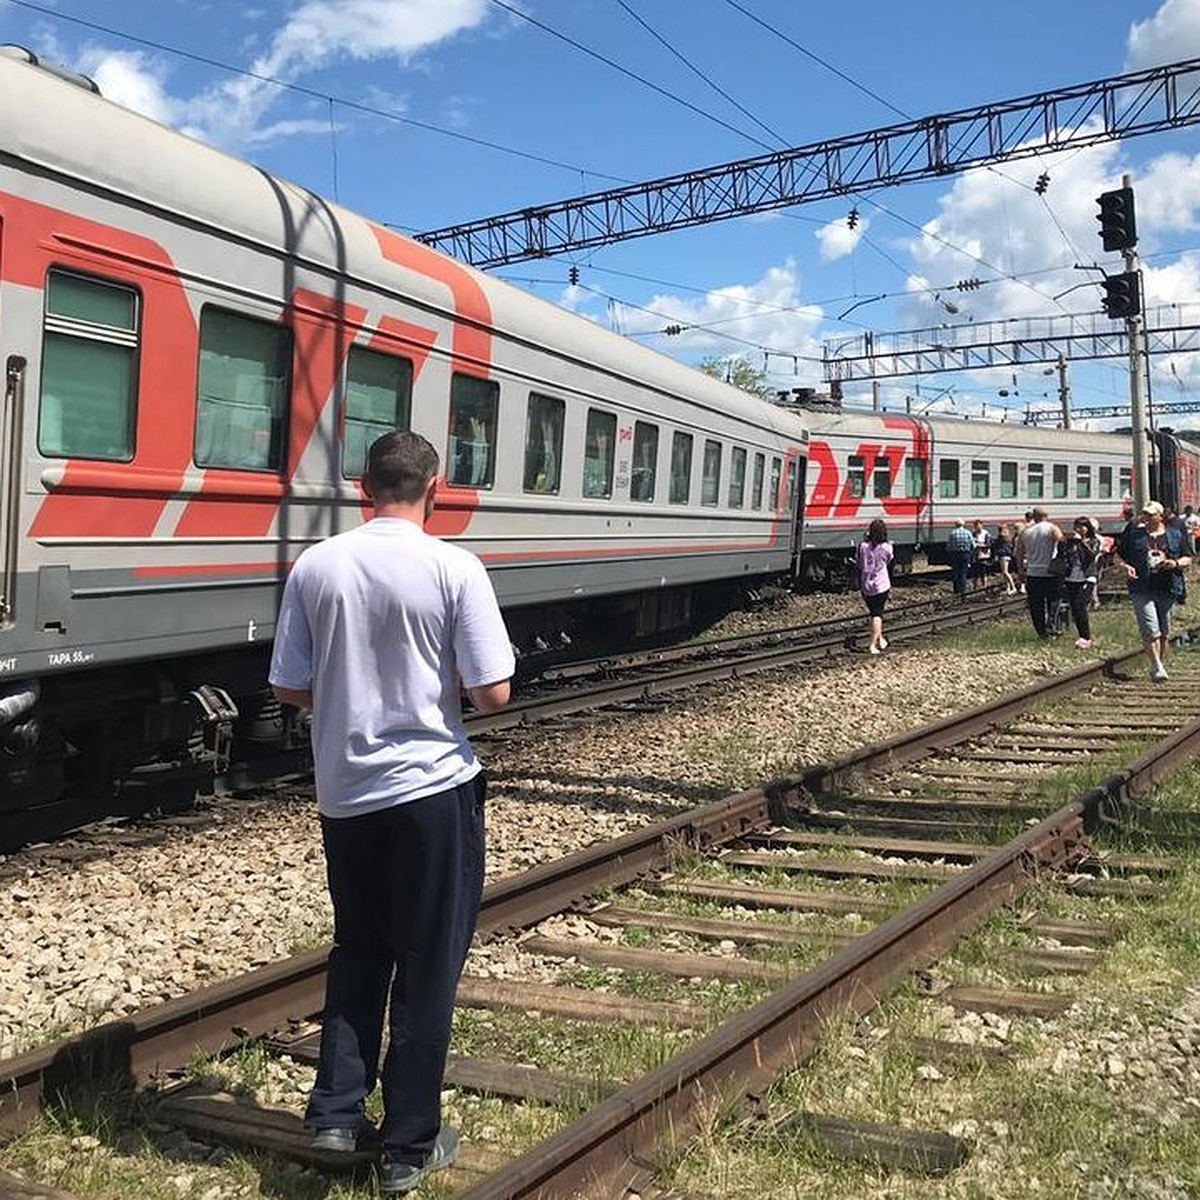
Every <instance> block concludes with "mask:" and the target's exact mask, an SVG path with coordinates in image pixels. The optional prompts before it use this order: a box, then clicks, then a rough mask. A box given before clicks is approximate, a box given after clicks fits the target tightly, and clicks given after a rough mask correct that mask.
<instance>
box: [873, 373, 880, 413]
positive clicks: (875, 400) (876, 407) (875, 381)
mask: <svg viewBox="0 0 1200 1200" xmlns="http://www.w3.org/2000/svg"><path fill="white" fill-rule="evenodd" d="M871 411H872V412H878V411H879V380H878V379H872V380H871Z"/></svg>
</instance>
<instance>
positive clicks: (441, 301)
mask: <svg viewBox="0 0 1200 1200" xmlns="http://www.w3.org/2000/svg"><path fill="white" fill-rule="evenodd" d="M78 78H79V79H80V80H82V77H78ZM5 160H7V161H10V162H12V161H16V162H24V163H26V164H29V165H30V166H33V167H35V168H37V169H39V170H41V171H45V172H47V173H49V174H50V175H51V176H57V177H59V178H63V179H67V180H69V181H70V182H72V183H73V184H75V185H77V186H82V187H84V188H86V189H89V190H92V191H95V192H97V193H99V194H102V195H105V196H107V197H108V198H110V199H112V200H114V201H116V202H118V203H125V204H128V203H130V202H131V201H132V202H136V203H137V204H138V206H139V207H143V208H148V209H150V210H152V211H153V210H157V211H158V212H159V213H161V214H162V215H165V216H166V217H168V218H169V219H174V220H178V221H181V222H183V223H186V224H190V225H198V226H201V227H205V228H208V229H211V230H215V231H217V232H219V233H222V234H224V235H226V236H228V237H231V238H233V239H240V240H243V241H249V242H251V243H254V244H257V246H259V247H260V248H266V249H273V250H274V251H275V252H277V253H278V252H279V251H280V248H284V249H285V250H286V252H289V253H291V254H293V255H295V256H296V257H297V258H298V259H300V260H303V261H304V262H305V263H307V264H309V265H311V266H313V267H314V268H317V269H319V270H324V271H328V272H331V273H344V274H345V275H347V276H348V277H350V278H353V279H358V280H362V281H363V282H365V283H370V284H375V285H379V286H381V287H383V288H384V289H387V290H394V291H396V292H397V293H398V294H402V295H404V296H405V297H406V298H410V299H412V300H413V301H415V302H416V303H418V304H423V305H426V306H428V307H429V308H432V309H435V310H438V311H442V312H452V311H453V308H454V302H453V301H452V299H451V291H452V290H453V288H452V287H451V288H450V289H448V285H447V282H446V276H447V275H451V274H454V275H458V276H460V277H461V278H462V279H463V280H469V281H471V282H470V283H468V284H467V285H466V287H467V290H470V289H471V288H472V287H473V288H475V289H478V292H479V293H480V294H482V295H483V296H484V297H485V298H486V301H487V306H488V309H489V310H490V327H491V328H492V329H494V330H495V331H497V332H500V333H503V334H504V335H505V336H507V337H510V338H515V339H518V340H521V341H525V342H528V343H529V344H531V345H534V346H553V347H554V349H555V351H556V352H557V353H560V354H563V355H566V356H567V357H570V358H574V359H576V360H578V361H579V362H580V363H581V364H584V365H587V366H591V367H596V368H598V369H600V370H602V371H607V372H610V373H612V374H614V375H618V376H621V377H623V378H626V379H628V380H632V381H636V383H638V384H639V385H644V386H648V387H651V388H653V389H656V390H658V391H660V392H663V393H666V394H669V395H675V396H682V397H686V398H687V399H688V400H690V401H692V402H695V403H698V404H700V405H703V406H705V407H707V408H709V409H711V410H713V411H716V412H721V413H727V414H729V415H731V416H733V417H737V418H741V419H744V420H748V421H751V422H753V423H755V424H756V425H759V426H765V427H767V428H770V429H773V430H775V431H776V432H778V433H780V434H781V435H783V436H786V437H790V438H792V439H794V440H802V439H803V438H804V436H805V429H806V425H807V420H806V416H805V415H804V414H797V413H794V412H789V411H787V410H784V409H781V408H779V407H777V406H775V405H773V404H770V403H768V402H766V401H760V400H758V399H757V398H756V397H753V396H751V395H749V394H748V393H746V392H743V391H741V390H740V389H738V388H734V387H731V386H730V385H728V384H726V383H723V382H722V381H720V380H718V379H714V378H712V377H710V376H708V375H705V374H704V373H703V372H701V371H698V370H695V369H693V368H691V367H687V366H684V365H683V364H682V363H679V362H677V361H676V360H675V359H672V358H670V357H668V356H667V355H663V354H659V353H657V352H656V351H653V350H649V349H647V348H646V347H644V346H639V345H637V344H636V343H634V342H632V341H630V340H628V339H627V338H624V337H621V336H619V335H617V334H614V333H610V332H609V331H608V330H605V329H602V328H601V327H600V326H599V325H597V324H596V323H595V322H593V321H590V320H588V319H587V318H586V317H582V316H578V315H576V314H573V313H569V312H566V311H565V310H563V309H561V308H559V307H558V306H556V305H554V304H551V303H549V302H548V301H545V300H542V299H540V298H538V297H536V296H531V295H530V294H529V293H527V292H523V291H521V290H520V289H519V288H516V287H514V286H512V285H511V284H507V283H504V282H503V281H501V280H498V279H495V278H493V277H492V276H489V275H486V274H484V273H483V272H481V271H477V270H475V269H474V268H472V267H469V266H467V265H465V264H463V263H459V262H457V261H456V260H454V259H450V258H448V257H446V256H445V255H442V254H440V253H439V252H437V251H434V250H431V249H429V248H428V247H425V246H420V245H419V244H418V243H416V242H414V241H412V240H411V239H409V238H405V237H403V235H401V234H398V233H395V232H394V231H392V230H388V229H386V227H384V226H382V225H379V224H376V223H373V222H371V221H369V220H368V219H367V218H365V217H362V216H360V215H358V214H357V213H354V212H351V211H350V210H349V209H345V208H341V207H340V206H338V205H336V204H332V203H330V202H328V201H326V200H324V199H323V198H321V197H320V196H318V195H317V194H316V193H314V192H311V191H309V190H308V189H307V188H303V187H300V186H298V185H296V184H293V183H289V182H288V181H286V180H283V179H279V178H277V177H275V176H272V175H270V174H268V173H267V172H266V171H263V170H261V169H260V168H258V167H255V166H253V165H251V164H250V163H247V162H244V161H242V160H240V159H238V158H235V157H233V156H232V155H229V154H226V153H225V152H224V151H221V150H217V149H215V148H214V147H212V146H209V145H207V144H205V143H203V142H201V141H198V140H196V139H195V138H192V137H189V136H187V135H186V134H183V133H180V132H178V131H177V130H174V129H171V128H169V127H167V126H165V125H161V124H159V123H158V122H156V121H153V120H151V119H150V118H148V117H144V116H142V115H140V114H139V113H135V112H133V111H132V110H130V109H126V108H123V107H121V106H120V105H118V104H115V103H113V102H112V101H109V100H106V99H104V98H103V97H102V96H100V95H98V94H96V93H95V92H93V91H91V90H89V89H88V88H87V87H85V86H80V83H78V82H72V81H71V78H70V73H69V72H63V71H61V70H57V69H55V68H49V69H47V68H43V67H41V66H39V65H35V62H30V61H29V56H28V54H27V52H22V51H20V50H19V48H6V49H5V51H4V52H3V53H0V162H4V161H5ZM381 240H382V241H385V242H388V243H391V244H396V243H402V244H403V247H406V248H407V249H405V250H403V251H402V252H401V254H400V257H402V258H407V259H408V262H409V264H410V265H408V266H405V265H401V264H400V263H399V262H396V261H394V260H393V259H392V258H388V257H386V256H385V255H384V253H383V252H382V250H381ZM433 261H438V262H440V263H443V264H454V265H453V268H452V269H451V270H449V271H447V270H446V269H445V268H442V269H441V270H440V272H439V273H440V274H441V275H442V277H443V278H442V279H441V280H439V279H437V278H434V276H433V275H431V274H428V273H426V272H425V271H423V270H422V269H421V267H420V266H419V265H412V264H427V263H431V262H433Z"/></svg>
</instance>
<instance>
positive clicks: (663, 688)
mask: <svg viewBox="0 0 1200 1200" xmlns="http://www.w3.org/2000/svg"><path fill="white" fill-rule="evenodd" d="M1022 603H1023V602H1022ZM997 604H999V605H1000V608H999V609H997V608H995V607H994V606H995V605H997ZM1012 604H1014V599H1013V598H1012V597H1009V598H1007V599H1006V600H1002V601H992V602H990V603H989V604H985V605H981V606H978V607H977V606H974V605H972V606H970V607H969V609H964V610H962V611H961V612H960V613H958V614H957V615H955V614H953V613H950V614H943V615H942V616H940V617H932V616H931V617H929V618H927V619H926V620H924V621H922V622H911V623H909V624H904V623H902V622H897V621H896V620H895V616H893V621H892V624H891V625H889V627H888V628H889V632H890V633H892V634H893V635H894V636H895V637H897V638H898V639H900V638H904V637H906V636H916V635H920V634H922V633H926V632H929V631H930V630H932V631H934V632H937V631H938V630H940V629H944V628H951V627H953V626H954V625H957V624H969V623H971V622H972V621H974V620H982V619H989V618H990V617H992V616H995V615H1003V613H1004V611H1006V610H1007V607H1008V606H1009V605H1012ZM1017 607H1020V605H1017ZM902 611H903V610H902V609H898V610H897V612H902ZM833 624H834V622H832V621H826V622H817V623H816V626H817V627H823V626H832V625H833ZM796 628H797V629H802V628H804V627H803V626H798V627H796ZM848 628H849V622H848V621H847V622H845V623H844V625H843V628H842V629H841V630H840V631H838V632H833V633H830V634H829V635H828V636H825V637H822V638H819V639H810V640H808V641H806V642H804V643H803V644H802V645H796V644H794V643H788V642H784V644H782V645H779V644H776V645H775V646H774V648H773V649H772V650H771V651H770V652H769V655H766V656H758V657H756V656H755V655H754V654H753V653H743V654H742V655H741V656H740V657H738V658H736V659H735V658H729V659H727V660H725V661H723V662H722V661H718V662H713V661H712V660H711V659H708V660H706V661H705V663H704V664H703V666H700V665H696V664H695V663H693V664H692V665H691V666H690V667H689V666H686V665H682V666H677V667H674V668H671V667H669V666H667V665H666V664H667V662H668V661H669V660H670V659H671V658H673V657H675V654H674V653H673V652H672V651H666V652H664V653H663V656H662V658H661V659H658V660H657V663H658V669H657V672H656V673H655V674H653V675H641V676H638V677H637V678H636V679H631V680H629V681H628V682H626V683H624V684H621V683H619V682H616V681H613V680H608V681H605V682H602V683H592V684H579V685H576V686H574V687H572V688H570V690H566V689H562V690H559V691H556V692H554V693H550V694H547V695H545V696H543V697H541V698H538V697H537V696H531V697H528V698H527V699H523V700H518V701H517V702H516V703H514V704H512V705H511V706H509V707H508V708H506V709H505V710H504V711H503V712H500V713H495V714H490V715H487V716H484V715H479V714H477V715H473V716H469V717H468V718H467V721H466V726H467V730H468V732H470V733H473V734H483V733H493V732H500V731H502V730H504V729H512V728H515V727H517V726H520V725H531V724H534V723H535V722H537V721H540V720H544V719H546V718H547V717H552V716H564V715H569V714H571V713H577V712H581V711H586V710H587V709H590V708H595V707H597V706H599V705H601V704H605V703H617V702H619V701H621V700H631V699H644V698H646V697H648V696H651V695H655V694H659V693H663V692H669V691H674V690H677V689H679V688H684V687H692V686H696V685H698V684H701V683H705V682H710V681H713V680H720V679H729V678H734V677H736V676H738V675H749V674H751V673H753V672H755V671H765V670H771V669H773V668H775V667H778V666H783V665H789V664H791V663H793V662H802V661H806V660H811V659H817V658H822V657H825V656H827V655H830V654H833V653H836V652H837V651H840V650H842V649H843V648H844V647H846V646H847V645H850V644H851V643H853V642H854V641H855V640H857V638H856V635H853V634H848V633H847V632H846V630H847V629H848ZM781 636H786V633H784V634H782V635H781ZM756 637H757V639H758V640H759V641H764V642H765V641H768V640H769V639H770V637H771V635H770V634H769V633H768V632H765V631H764V633H762V634H760V635H753V634H747V635H743V636H742V637H741V638H740V639H739V638H730V639H721V640H720V641H717V640H715V639H714V641H713V642H712V643H698V644H697V645H696V646H695V647H694V648H693V650H692V655H693V658H695V657H698V656H699V655H701V654H704V653H708V654H717V653H721V652H722V650H721V648H722V647H724V648H727V649H726V652H730V651H732V650H733V649H734V647H735V646H736V645H737V643H738V641H739V640H740V641H742V642H743V643H744V644H747V643H751V642H753V641H754V640H755V638H756ZM710 646H711V647H712V648H711V649H710ZM802 650H807V651H809V652H810V653H802V652H801V651H802ZM764 654H766V652H764ZM613 665H614V667H615V666H618V665H619V664H617V663H616V662H614V664H613ZM638 665H640V666H641V667H642V668H643V669H645V670H651V671H652V670H654V669H655V666H656V662H655V660H648V661H646V662H645V663H643V664H638ZM311 769H312V763H311V759H310V758H309V757H308V755H307V752H306V751H298V750H286V751H283V752H281V753H279V754H277V755H272V756H269V757H266V758H262V759H257V760H251V761H249V762H239V763H235V764H233V765H232V766H231V767H230V769H229V770H228V772H226V774H224V775H221V776H218V777H217V780H216V792H217V794H218V795H222V794H228V793H230V792H235V791H243V790H246V789H248V788H251V787H255V786H263V785H266V784H268V783H270V782H272V781H273V780H277V779H279V778H281V777H282V778H284V779H300V778H303V777H305V776H307V775H310V774H311ZM145 809H146V804H145V802H144V801H141V800H137V799H134V798H132V797H130V798H129V799H128V800H127V802H126V803H124V804H114V805H110V806H109V807H108V808H107V809H106V810H105V812H104V814H103V815H104V817H135V816H139V815H141V814H142V813H143V812H144V811H145ZM96 819H97V813H96V810H95V801H94V800H90V799H66V800H59V801H56V802H55V803H54V804H50V805H45V806H42V807H40V808H35V809H12V810H8V811H4V812H0V854H5V853H14V852H16V851H18V850H19V849H21V848H22V847H23V846H25V845H27V844H29V843H30V842H33V841H38V840H43V839H50V838H53V837H56V836H61V834H62V833H63V832H65V831H67V830H69V829H71V828H73V827H77V826H80V825H83V824H86V823H87V822H88V821H89V820H90V821H94V820H96Z"/></svg>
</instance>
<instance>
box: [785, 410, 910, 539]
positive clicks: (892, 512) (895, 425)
mask: <svg viewBox="0 0 1200 1200" xmlns="http://www.w3.org/2000/svg"><path fill="white" fill-rule="evenodd" d="M882 420H883V424H884V426H885V427H886V428H888V429H895V430H898V431H902V432H903V433H905V434H907V437H908V441H907V444H905V443H904V442H896V443H893V442H884V441H863V442H859V444H858V445H857V447H855V448H854V449H853V450H851V451H850V452H849V454H848V455H847V459H850V458H858V459H861V461H862V478H863V481H864V486H863V488H862V490H861V491H856V490H855V488H854V481H853V479H852V477H851V475H850V472H849V470H847V471H846V476H845V478H843V476H842V470H841V467H840V466H839V464H838V460H837V456H836V455H835V453H834V450H833V447H832V446H831V445H830V444H829V442H827V441H824V440H823V439H819V438H813V439H812V440H811V441H810V442H809V446H808V462H809V469H810V470H814V471H815V472H816V479H815V480H814V482H813V489H812V494H811V495H810V496H809V498H808V516H809V518H810V519H817V520H822V519H827V518H830V517H832V518H838V517H841V518H844V519H852V518H853V517H855V516H856V515H857V514H858V512H859V510H860V509H861V508H862V506H863V501H864V500H866V498H867V495H866V491H867V488H866V486H865V485H866V481H867V480H870V479H872V478H873V477H874V475H875V471H876V468H877V467H878V465H879V463H880V462H884V463H886V464H887V468H888V480H889V492H894V491H895V489H896V486H897V483H902V481H903V480H904V474H903V472H902V470H901V468H902V467H903V465H904V462H905V459H906V458H907V459H908V461H909V462H910V463H914V464H915V463H917V462H920V463H921V464H922V467H921V474H920V476H919V486H920V495H917V496H906V495H894V494H889V495H887V496H881V497H879V503H880V505H881V506H882V508H883V511H884V512H885V513H886V514H887V515H888V516H889V517H915V516H917V515H918V514H919V513H921V512H923V511H924V509H925V506H926V505H927V504H928V503H929V495H928V490H929V485H928V474H929V470H928V469H929V460H930V448H931V445H930V437H929V430H928V429H927V428H926V427H925V426H924V425H922V424H921V423H920V422H919V421H915V420H913V419H912V418H910V417H887V416H885V417H883V418H882ZM901 490H902V491H904V490H907V489H904V488H902V489H901Z"/></svg>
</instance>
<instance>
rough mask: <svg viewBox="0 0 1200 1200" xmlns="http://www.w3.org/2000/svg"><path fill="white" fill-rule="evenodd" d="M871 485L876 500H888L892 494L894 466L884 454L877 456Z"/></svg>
mask: <svg viewBox="0 0 1200 1200" xmlns="http://www.w3.org/2000/svg"><path fill="white" fill-rule="evenodd" d="M871 484H872V492H873V494H874V496H875V499H876V500H886V499H887V498H888V497H889V496H890V495H891V494H892V464H891V463H890V462H888V460H887V459H886V458H884V456H883V455H882V454H877V455H876V456H875V469H874V471H872V472H871Z"/></svg>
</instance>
